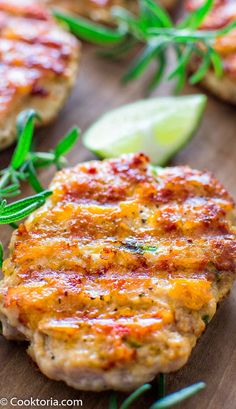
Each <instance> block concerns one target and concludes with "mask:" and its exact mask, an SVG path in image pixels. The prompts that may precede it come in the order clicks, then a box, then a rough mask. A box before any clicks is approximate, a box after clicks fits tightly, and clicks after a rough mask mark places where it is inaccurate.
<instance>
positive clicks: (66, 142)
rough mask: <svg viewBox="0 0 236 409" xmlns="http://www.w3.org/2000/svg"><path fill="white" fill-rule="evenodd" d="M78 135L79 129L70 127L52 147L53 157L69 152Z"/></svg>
mask: <svg viewBox="0 0 236 409" xmlns="http://www.w3.org/2000/svg"><path fill="white" fill-rule="evenodd" d="M79 137H80V129H78V128H76V127H75V128H72V129H71V130H70V131H69V132H68V133H67V134H66V136H64V138H63V139H61V140H60V142H59V143H58V144H57V146H56V147H55V148H54V154H55V157H56V158H57V159H58V158H59V157H60V156H62V155H65V154H66V153H67V152H69V151H70V150H71V149H72V148H73V146H74V145H75V144H76V142H77V141H78V139H79Z"/></svg>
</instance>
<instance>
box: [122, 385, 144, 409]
mask: <svg viewBox="0 0 236 409" xmlns="http://www.w3.org/2000/svg"><path fill="white" fill-rule="evenodd" d="M149 389H151V385H150V384H148V383H147V384H145V385H142V386H140V388H138V389H137V390H136V391H135V392H133V393H132V394H131V395H130V396H129V397H128V398H127V399H125V401H124V402H123V403H122V405H121V407H120V409H128V408H129V407H130V406H131V405H132V403H134V402H135V401H136V400H137V399H138V398H139V397H140V396H141V395H143V394H144V393H145V392H146V391H148V390H149Z"/></svg>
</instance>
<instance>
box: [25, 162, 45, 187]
mask: <svg viewBox="0 0 236 409" xmlns="http://www.w3.org/2000/svg"><path fill="white" fill-rule="evenodd" d="M27 173H28V177H27V180H28V182H29V183H30V185H31V186H32V188H33V189H34V190H35V192H36V193H40V192H43V190H44V188H43V187H42V185H41V183H40V181H39V179H38V177H37V173H36V171H35V168H34V165H33V163H32V162H29V163H28V166H27Z"/></svg>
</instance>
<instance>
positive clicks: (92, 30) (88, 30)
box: [53, 10, 126, 45]
mask: <svg viewBox="0 0 236 409" xmlns="http://www.w3.org/2000/svg"><path fill="white" fill-rule="evenodd" d="M53 15H54V17H56V18H57V19H58V20H59V21H62V22H63V23H66V24H67V25H68V27H69V29H70V31H71V32H72V33H73V34H74V35H76V36H77V37H79V38H81V39H82V40H86V41H89V42H91V43H93V44H98V45H105V44H106V45H109V44H117V43H120V42H121V41H122V40H124V39H125V37H126V32H124V31H123V30H119V29H111V28H107V27H103V26H102V25H99V24H95V23H92V22H91V21H88V20H86V19H84V18H81V17H73V16H70V15H68V14H65V13H62V12H60V11H58V10H54V11H53Z"/></svg>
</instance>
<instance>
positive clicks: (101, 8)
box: [41, 0, 176, 22]
mask: <svg viewBox="0 0 236 409" xmlns="http://www.w3.org/2000/svg"><path fill="white" fill-rule="evenodd" d="M41 1H42V2H43V3H45V4H47V5H49V6H51V7H55V8H62V9H64V10H66V11H69V12H72V13H76V14H80V15H83V16H85V17H88V18H91V19H93V20H96V21H104V22H110V21H111V13H110V12H111V8H112V7H114V6H121V7H125V8H128V9H130V10H131V11H136V10H137V5H138V1H137V0H103V1H101V0H41ZM157 2H158V3H160V4H161V5H162V6H164V7H166V8H168V9H171V8H172V7H173V6H174V5H175V3H176V0H159V1H157Z"/></svg>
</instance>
